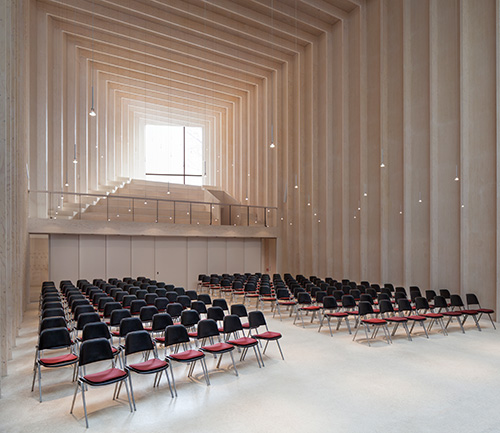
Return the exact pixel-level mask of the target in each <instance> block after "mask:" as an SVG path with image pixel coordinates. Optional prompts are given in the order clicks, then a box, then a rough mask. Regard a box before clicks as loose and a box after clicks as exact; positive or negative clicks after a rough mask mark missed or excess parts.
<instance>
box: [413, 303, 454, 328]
mask: <svg viewBox="0 0 500 433" xmlns="http://www.w3.org/2000/svg"><path fill="white" fill-rule="evenodd" d="M415 309H416V312H417V314H419V315H420V316H424V317H427V318H428V319H430V323H429V326H428V327H427V332H431V330H432V326H433V325H434V323H438V324H439V326H441V330H442V331H443V334H444V335H448V333H447V332H446V328H445V326H444V321H443V317H444V316H443V315H442V314H441V313H434V312H433V311H432V309H431V307H430V305H429V301H427V299H426V298H424V297H423V296H417V297H416V298H415Z"/></svg>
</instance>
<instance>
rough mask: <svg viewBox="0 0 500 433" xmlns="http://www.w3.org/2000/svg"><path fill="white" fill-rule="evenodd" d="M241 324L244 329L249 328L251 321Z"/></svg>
mask: <svg viewBox="0 0 500 433" xmlns="http://www.w3.org/2000/svg"><path fill="white" fill-rule="evenodd" d="M241 326H243V328H244V329H249V328H250V323H242V324H241Z"/></svg>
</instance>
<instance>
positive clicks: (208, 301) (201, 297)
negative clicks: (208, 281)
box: [198, 293, 212, 305]
mask: <svg viewBox="0 0 500 433" xmlns="http://www.w3.org/2000/svg"><path fill="white" fill-rule="evenodd" d="M198 301H202V302H203V303H204V304H205V305H212V298H211V297H210V295H209V294H208V293H200V294H199V295H198Z"/></svg>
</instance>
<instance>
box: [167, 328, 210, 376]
mask: <svg viewBox="0 0 500 433" xmlns="http://www.w3.org/2000/svg"><path fill="white" fill-rule="evenodd" d="M189 341H190V340H189V335H188V331H187V329H186V328H185V327H184V326H183V325H171V326H167V328H166V329H165V351H166V349H167V347H171V346H175V347H176V349H178V348H179V346H183V348H184V351H183V352H178V350H175V353H171V354H170V355H168V356H167V358H168V359H170V360H172V361H175V362H179V363H184V364H191V366H190V368H189V371H188V377H191V376H192V374H193V370H194V367H195V365H196V362H198V361H200V364H201V368H202V369H203V374H204V376H205V381H206V383H207V385H210V380H209V379H208V372H207V366H206V364H205V354H204V353H203V352H202V351H200V350H188V349H187V345H186V344H187V343H189Z"/></svg>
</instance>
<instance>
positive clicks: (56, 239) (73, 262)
mask: <svg viewBox="0 0 500 433" xmlns="http://www.w3.org/2000/svg"><path fill="white" fill-rule="evenodd" d="M78 254H79V251H78V235H50V237H49V279H50V280H52V281H54V282H55V283H56V285H57V286H58V285H59V281H61V280H72V281H73V282H75V283H76V280H78Z"/></svg>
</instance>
